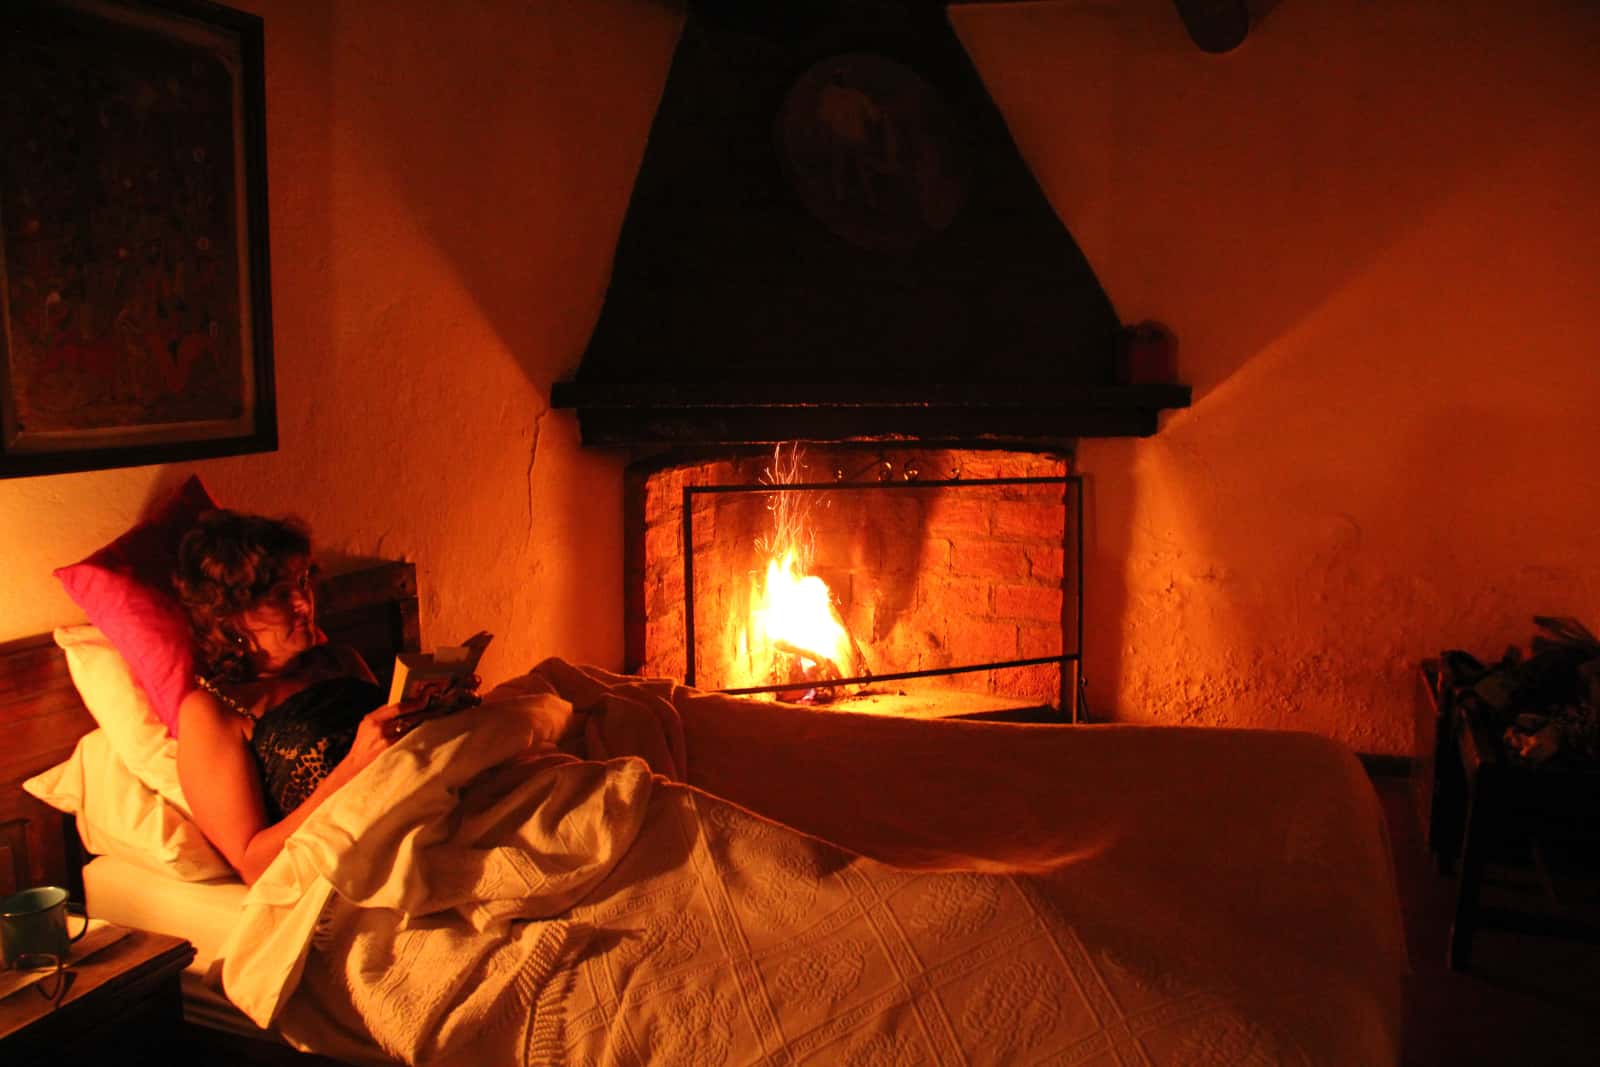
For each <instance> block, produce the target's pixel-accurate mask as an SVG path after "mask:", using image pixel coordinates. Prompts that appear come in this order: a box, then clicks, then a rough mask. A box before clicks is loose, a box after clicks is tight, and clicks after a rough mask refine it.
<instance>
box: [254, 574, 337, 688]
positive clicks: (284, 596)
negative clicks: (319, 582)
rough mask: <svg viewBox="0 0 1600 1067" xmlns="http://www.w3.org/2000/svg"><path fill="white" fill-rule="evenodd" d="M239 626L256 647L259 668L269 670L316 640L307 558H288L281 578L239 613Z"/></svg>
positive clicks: (312, 577)
mask: <svg viewBox="0 0 1600 1067" xmlns="http://www.w3.org/2000/svg"><path fill="white" fill-rule="evenodd" d="M239 628H240V629H241V630H243V631H244V633H245V634H246V635H247V639H248V640H250V641H251V642H252V643H253V645H254V646H255V648H254V651H255V654H256V657H257V661H258V666H259V668H260V669H261V670H262V671H263V672H265V673H270V672H272V671H277V670H280V669H282V668H283V667H286V666H288V665H289V663H290V662H292V661H293V660H294V658H295V657H296V656H298V655H300V653H302V652H304V651H305V650H306V649H308V648H310V647H312V646H313V645H315V644H317V643H319V642H320V641H321V638H322V634H321V631H319V630H318V629H317V604H316V591H315V574H314V572H313V570H312V568H311V562H310V560H307V559H304V558H298V559H293V560H290V561H289V564H288V566H287V567H286V568H285V576H284V579H283V580H282V581H281V582H279V583H278V584H277V585H276V586H275V587H273V589H272V590H271V591H270V592H268V593H267V595H266V596H264V597H262V598H261V599H260V600H259V601H258V602H257V603H256V605H255V606H254V607H252V608H249V609H247V610H245V611H244V612H241V613H240V615H239Z"/></svg>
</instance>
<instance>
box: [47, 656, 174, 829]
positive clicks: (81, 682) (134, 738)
mask: <svg viewBox="0 0 1600 1067" xmlns="http://www.w3.org/2000/svg"><path fill="white" fill-rule="evenodd" d="M55 639H56V644H57V645H59V646H61V650H62V651H63V652H65V653H66V656H67V669H68V670H69V671H70V672H71V673H72V684H73V685H74V686H76V687H77V690H78V696H80V697H82V698H83V703H84V706H85V707H87V708H88V709H89V714H90V715H92V716H94V721H95V722H96V723H98V724H99V725H100V729H102V730H104V731H105V737H106V741H107V742H108V743H109V744H110V746H111V749H112V751H113V752H115V753H116V755H117V758H118V759H120V760H121V761H122V764H123V767H124V768H125V769H126V770H128V771H132V772H133V775H134V777H136V778H137V779H138V780H139V781H141V782H143V783H144V784H145V785H146V786H147V787H148V788H150V789H151V790H153V791H155V792H156V793H157V794H159V795H160V796H161V798H162V799H163V800H165V801H166V802H167V803H168V804H171V805H173V806H175V807H176V808H177V809H178V811H179V812H180V813H181V814H182V815H183V816H184V817H185V818H188V816H189V804H188V802H187V801H186V800H184V797H183V790H182V788H180V787H179V785H178V741H177V739H176V738H174V737H171V736H169V735H168V734H167V728H166V726H165V725H163V724H162V722H161V720H160V719H158V718H156V713H155V712H154V711H153V710H151V707H150V698H149V697H147V696H146V695H145V692H144V689H143V688H142V687H141V686H140V685H139V683H138V682H137V681H135V680H134V677H133V671H132V670H131V669H130V668H129V666H128V661H127V660H125V659H123V658H122V653H120V652H118V651H117V650H116V648H115V647H114V646H113V645H112V644H111V642H110V641H107V640H106V636H105V634H103V633H101V632H100V630H99V629H98V628H97V627H94V626H90V625H82V626H62V627H59V628H58V629H57V630H56V631H55Z"/></svg>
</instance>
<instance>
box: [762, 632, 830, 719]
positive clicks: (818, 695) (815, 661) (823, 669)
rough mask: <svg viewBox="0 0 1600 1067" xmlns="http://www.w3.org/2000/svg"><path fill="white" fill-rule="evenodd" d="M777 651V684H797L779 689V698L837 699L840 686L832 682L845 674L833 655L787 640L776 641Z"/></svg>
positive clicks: (798, 701) (816, 701) (802, 700)
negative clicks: (835, 697)
mask: <svg viewBox="0 0 1600 1067" xmlns="http://www.w3.org/2000/svg"><path fill="white" fill-rule="evenodd" d="M773 651H774V653H776V654H775V655H774V656H773V663H772V673H773V679H772V680H773V684H780V683H792V684H793V685H794V688H793V689H783V690H779V692H778V694H777V696H778V699H779V700H783V701H787V702H788V703H791V704H827V703H829V702H831V701H832V700H833V698H834V696H835V688H836V687H834V686H832V685H830V684H829V683H830V682H835V681H838V680H839V679H840V678H843V677H845V674H844V672H843V671H841V670H840V669H839V665H838V664H837V663H835V662H834V661H833V660H832V659H831V658H830V657H828V656H826V655H823V654H822V653H820V652H812V651H811V650H809V649H804V648H800V647H799V646H797V645H794V644H791V643H790V642H788V641H783V640H779V641H775V642H773Z"/></svg>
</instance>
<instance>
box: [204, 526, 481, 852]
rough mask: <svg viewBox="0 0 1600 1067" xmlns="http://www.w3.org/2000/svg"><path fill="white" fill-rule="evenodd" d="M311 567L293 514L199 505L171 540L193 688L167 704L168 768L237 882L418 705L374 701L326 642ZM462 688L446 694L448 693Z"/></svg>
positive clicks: (344, 654)
mask: <svg viewBox="0 0 1600 1067" xmlns="http://www.w3.org/2000/svg"><path fill="white" fill-rule="evenodd" d="M315 577H316V570H315V568H314V567H313V565H312V563H311V541H310V537H309V535H308V534H307V532H306V530H305V528H304V527H303V526H301V525H300V524H299V523H297V522H295V521H293V520H280V519H269V518H264V517H262V516H258V515H246V514H241V513H238V512H233V511H212V512H207V513H206V514H205V515H203V516H201V518H200V521H199V523H198V524H197V525H196V527H195V528H194V529H193V530H191V531H190V532H189V533H188V534H187V535H186V536H185V537H184V539H183V544H182V547H181V549H180V554H179V561H178V572H177V587H178V594H179V597H180V598H181V599H182V601H183V604H184V606H185V608H186V609H187V610H188V613H189V618H190V622H191V624H192V625H193V627H194V632H195V638H196V645H197V652H198V655H197V665H198V670H199V674H198V675H197V676H196V678H195V681H196V683H197V685H198V686H199V688H197V689H195V690H194V691H193V692H191V693H190V694H189V695H188V696H186V697H185V698H184V700H183V702H182V704H180V705H179V708H178V780H179V782H180V784H181V785H182V787H183V792H184V796H185V797H186V798H187V799H188V801H189V806H190V809H191V812H192V814H193V816H194V820H195V822H196V823H197V824H198V825H199V827H200V829H201V830H202V831H203V832H204V833H205V835H206V837H207V838H208V839H209V840H210V841H211V843H212V844H213V845H215V846H216V848H217V850H218V851H220V852H221V853H222V854H223V856H224V857H226V858H227V860H228V862H229V863H231V864H232V865H233V867H234V869H235V870H237V871H238V872H239V875H240V877H241V878H243V879H244V880H245V882H246V883H251V882H254V881H255V880H256V878H258V877H259V876H260V874H261V872H262V871H264V870H266V868H267V865H268V864H270V863H271V862H272V860H273V859H274V857H276V856H277V855H278V852H279V851H280V850H281V849H282V848H283V843H284V841H285V840H287V839H288V837H289V835H291V834H292V833H294V831H295V829H296V828H298V827H299V826H300V824H301V823H303V822H304V821H305V820H306V818H307V817H308V816H310V814H311V813H312V812H313V811H315V810H316V809H317V807H318V806H319V805H321V804H322V803H323V802H324V801H325V800H327V799H328V797H330V796H331V795H333V794H334V793H335V792H336V791H338V789H339V788H340V787H341V786H343V785H344V784H345V783H346V782H348V781H349V780H350V779H352V778H354V777H355V776H356V774H357V773H359V772H360V771H361V769H362V768H364V767H366V766H367V764H369V763H371V762H372V761H373V760H374V759H375V758H376V757H377V756H378V755H379V753H381V752H383V750H384V749H386V748H388V747H389V746H390V745H391V744H393V743H394V742H395V741H396V740H397V739H398V738H399V737H400V736H401V734H402V733H404V731H405V730H406V729H408V728H409V727H410V726H411V725H414V719H415V717H416V715H417V714H419V713H421V712H423V711H424V709H423V708H421V707H419V706H414V705H412V706H402V705H396V704H385V703H384V699H385V694H384V692H383V690H382V689H380V688H379V687H378V685H377V683H376V681H375V680H374V679H373V676H372V672H371V671H370V670H369V669H368V668H367V665H366V662H365V661H364V660H362V658H361V656H360V654H359V653H357V652H356V650H355V649H353V648H350V647H349V646H344V645H331V644H329V643H328V639H327V636H326V635H325V634H324V633H323V632H322V631H321V630H320V629H319V628H318V627H317V620H316V595H315V587H314V582H315ZM471 699H474V698H472V697H471V695H470V693H457V694H455V695H454V700H453V705H454V706H459V705H460V704H461V703H463V702H467V701H470V700H471Z"/></svg>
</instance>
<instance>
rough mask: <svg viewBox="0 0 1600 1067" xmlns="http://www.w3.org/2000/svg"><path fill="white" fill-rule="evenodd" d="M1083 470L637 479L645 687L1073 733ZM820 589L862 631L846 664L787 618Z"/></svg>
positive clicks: (866, 452) (631, 616) (1031, 454)
mask: <svg viewBox="0 0 1600 1067" xmlns="http://www.w3.org/2000/svg"><path fill="white" fill-rule="evenodd" d="M1070 468H1071V462H1070V457H1069V456H1067V455H1066V454H1065V453H1060V452H1039V451H1023V450H1004V449H1002V450H994V449H963V448H933V447H928V448H917V447H906V446H896V447H883V446H871V447H859V446H850V445H844V444H832V445H824V444H808V445H800V444H792V443H791V444H787V445H779V446H777V447H776V448H771V449H765V450H762V451H744V452H741V453H730V454H727V455H724V456H721V457H713V458H705V457H701V458H697V459H693V460H688V461H676V462H674V461H669V462H665V463H663V462H660V461H655V462H650V463H648V464H646V463H637V464H635V465H634V467H633V468H632V469H631V470H630V474H629V479H628V492H627V498H626V499H627V518H626V536H627V554H628V560H627V575H626V590H627V616H628V617H627V624H628V625H627V634H628V660H629V669H630V670H633V671H637V672H639V673H643V674H647V675H658V676H666V677H673V678H684V679H686V680H688V681H689V682H690V683H691V684H694V685H696V686H698V687H699V688H702V689H714V690H721V691H754V692H757V693H759V694H760V695H761V696H762V697H763V698H765V699H781V700H789V701H801V702H808V703H810V702H815V703H821V704H826V705H827V706H829V707H834V708H840V709H847V710H851V711H863V712H874V713H892V714H903V715H916V716H925V717H928V716H956V715H961V716H973V717H1005V718H1030V719H1045V720H1061V719H1072V718H1074V717H1075V715H1076V714H1077V712H1078V708H1079V704H1078V699H1077V694H1078V691H1079V690H1078V679H1079V671H1078V663H1079V651H1080V646H1079V628H1080V627H1081V597H1080V595H1079V585H1080V573H1079V559H1080V552H1079V539H1080V530H1081V526H1080V522H1079V516H1080V504H1081V500H1080V494H1079V493H1078V491H1077V483H1076V479H1074V478H1072V477H1071V476H1070V475H1071V469H1070ZM686 509H687V510H686ZM686 519H687V521H686ZM791 550H792V552H793V555H792V556H790V557H789V559H790V564H789V566H788V567H787V568H785V567H783V566H782V564H783V561H784V558H785V556H786V555H788V553H789V552H790V551H791ZM800 579H804V580H805V585H806V586H807V587H808V588H809V589H810V591H811V593H812V595H813V596H814V597H815V596H822V597H824V598H825V604H826V606H827V608H828V609H831V610H830V614H831V615H832V621H833V622H834V623H835V624H837V625H839V626H842V628H843V631H844V633H845V635H846V643H844V644H843V645H842V646H839V647H840V648H842V650H834V649H829V650H825V651H819V649H821V647H822V646H823V645H825V644H826V641H827V639H826V638H825V637H811V636H810V635H809V633H808V632H807V631H804V630H801V631H795V630H794V627H795V626H796V625H797V624H796V623H795V622H794V621H793V620H792V619H789V620H787V622H786V620H785V619H784V618H782V617H780V616H782V615H783V610H780V609H779V608H777V607H774V606H773V605H772V604H771V603H770V602H769V599H768V598H772V599H777V598H779V597H780V596H781V594H782V591H783V590H785V589H791V588H795V587H797V586H798V585H799V584H800V583H799V581H798V580H800ZM823 589H825V592H820V591H821V590H823ZM794 595H796V596H799V598H800V599H802V600H804V599H805V598H804V596H803V595H802V594H799V593H796V594H794ZM784 610H787V611H788V612H789V613H790V614H791V615H792V614H793V613H794V612H796V611H803V610H804V609H797V608H793V607H790V608H787V609H784ZM811 610H812V611H815V610H816V608H815V603H814V601H813V603H812V604H811ZM785 625H787V626H789V628H790V629H789V630H787V631H786V630H785V629H784V626H785ZM794 632H799V633H802V634H805V635H806V636H801V637H794V636H792V634H793V633H794ZM840 679H844V680H846V683H847V684H830V683H837V682H838V681H839V680H840ZM849 679H860V680H859V681H854V682H850V681H849Z"/></svg>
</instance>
